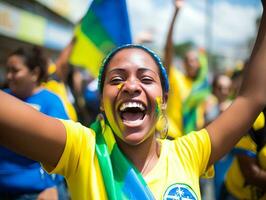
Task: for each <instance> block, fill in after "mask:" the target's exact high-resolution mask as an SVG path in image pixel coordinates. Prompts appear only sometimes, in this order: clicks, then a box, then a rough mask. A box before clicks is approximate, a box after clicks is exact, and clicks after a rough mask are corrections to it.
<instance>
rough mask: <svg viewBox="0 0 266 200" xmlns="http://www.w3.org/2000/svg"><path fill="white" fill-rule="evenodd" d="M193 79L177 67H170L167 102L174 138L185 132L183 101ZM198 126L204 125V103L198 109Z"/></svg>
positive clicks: (169, 131)
mask: <svg viewBox="0 0 266 200" xmlns="http://www.w3.org/2000/svg"><path fill="white" fill-rule="evenodd" d="M192 84H193V80H192V79H190V78H189V77H187V76H185V75H184V74H183V73H181V72H180V71H179V70H178V69H176V68H175V67H171V68H170V72H169V85H170V90H169V94H168V102H167V110H166V111H167V116H168V120H169V129H168V135H169V136H170V137H172V138H176V137H180V136H182V135H184V133H183V125H182V123H183V118H182V103H183V101H184V100H185V99H186V98H187V97H188V95H189V94H190V92H191V89H192ZM197 119H198V120H197V126H198V127H203V125H204V104H203V103H202V106H199V109H198V110H197Z"/></svg>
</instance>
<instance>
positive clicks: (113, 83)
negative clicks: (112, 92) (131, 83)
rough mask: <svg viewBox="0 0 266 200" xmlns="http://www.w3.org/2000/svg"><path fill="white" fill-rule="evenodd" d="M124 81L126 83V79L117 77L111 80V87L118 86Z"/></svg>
mask: <svg viewBox="0 0 266 200" xmlns="http://www.w3.org/2000/svg"><path fill="white" fill-rule="evenodd" d="M123 81H124V79H123V78H122V77H120V76H115V77H113V78H111V79H110V83H111V85H118V84H120V83H121V82H123Z"/></svg>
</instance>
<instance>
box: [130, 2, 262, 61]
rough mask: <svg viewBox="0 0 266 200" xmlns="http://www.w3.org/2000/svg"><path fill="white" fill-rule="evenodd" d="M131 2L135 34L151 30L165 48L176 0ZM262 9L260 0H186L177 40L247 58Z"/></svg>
mask: <svg viewBox="0 0 266 200" xmlns="http://www.w3.org/2000/svg"><path fill="white" fill-rule="evenodd" d="M207 1H208V2H209V4H208V5H209V7H208V12H207V11H206V3H207ZM127 6H128V13H129V18H130V24H131V29H132V35H133V38H134V39H136V38H137V37H138V36H139V35H140V34H141V33H143V32H149V33H151V34H152V36H153V41H154V42H153V43H154V46H155V47H156V48H158V49H160V50H162V49H163V46H164V43H165V39H166V34H167V31H168V26H169V23H170V19H171V17H172V14H173V11H174V4H173V0H141V1H137V0H127ZM261 11H262V8H261V4H260V0H185V3H184V6H183V7H182V9H181V10H180V13H179V16H178V18H177V20H176V24H175V29H174V38H173V39H174V42H175V43H177V44H178V43H183V42H185V41H193V42H194V43H195V44H196V45H197V46H199V47H203V48H208V49H211V50H212V51H213V52H215V53H218V54H221V55H223V56H225V57H228V58H234V59H238V58H244V57H246V56H247V55H248V54H249V49H247V41H248V40H249V39H250V38H252V37H254V36H255V35H256V26H255V21H256V19H257V18H258V17H259V16H260V15H261ZM211 16H212V18H209V17H211ZM210 19H212V20H210ZM206 21H207V22H208V23H206ZM206 30H209V31H208V33H207V34H206V32H207V31H206Z"/></svg>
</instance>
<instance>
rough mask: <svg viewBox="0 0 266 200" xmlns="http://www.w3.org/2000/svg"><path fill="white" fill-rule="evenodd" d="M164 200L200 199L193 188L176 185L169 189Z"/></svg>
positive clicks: (180, 184)
mask: <svg viewBox="0 0 266 200" xmlns="http://www.w3.org/2000/svg"><path fill="white" fill-rule="evenodd" d="M163 199H164V200H173V199H178V200H197V199H198V198H197V195H196V194H195V192H194V191H193V190H192V188H191V187H189V186H188V185H186V184H182V183H176V184H174V185H171V186H170V187H168V188H167V190H166V192H165V193H164V196H163Z"/></svg>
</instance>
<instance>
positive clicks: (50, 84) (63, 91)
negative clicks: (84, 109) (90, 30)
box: [43, 38, 78, 121]
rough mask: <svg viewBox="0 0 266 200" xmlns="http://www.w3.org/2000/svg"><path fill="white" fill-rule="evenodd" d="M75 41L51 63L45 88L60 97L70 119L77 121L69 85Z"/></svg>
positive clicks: (73, 99)
mask: <svg viewBox="0 0 266 200" xmlns="http://www.w3.org/2000/svg"><path fill="white" fill-rule="evenodd" d="M75 41H76V40H75V38H73V39H72V40H71V41H70V43H69V44H68V45H67V46H66V47H65V48H64V49H63V50H62V51H61V53H60V55H59V57H58V58H57V59H56V61H55V63H53V62H52V61H50V63H49V69H48V71H49V76H48V80H47V82H45V83H44V84H43V86H44V87H45V88H47V89H48V90H50V91H52V92H54V93H55V94H57V95H58V96H59V97H60V99H61V101H62V102H63V104H64V107H65V109H66V112H67V114H68V116H69V117H70V119H72V120H74V121H77V120H78V116H77V113H76V110H75V108H74V104H75V98H74V96H73V93H72V91H71V90H70V88H69V86H68V84H67V81H68V77H69V74H70V69H69V66H68V65H69V64H68V59H69V57H70V55H71V52H72V48H73V45H74V44H75Z"/></svg>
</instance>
